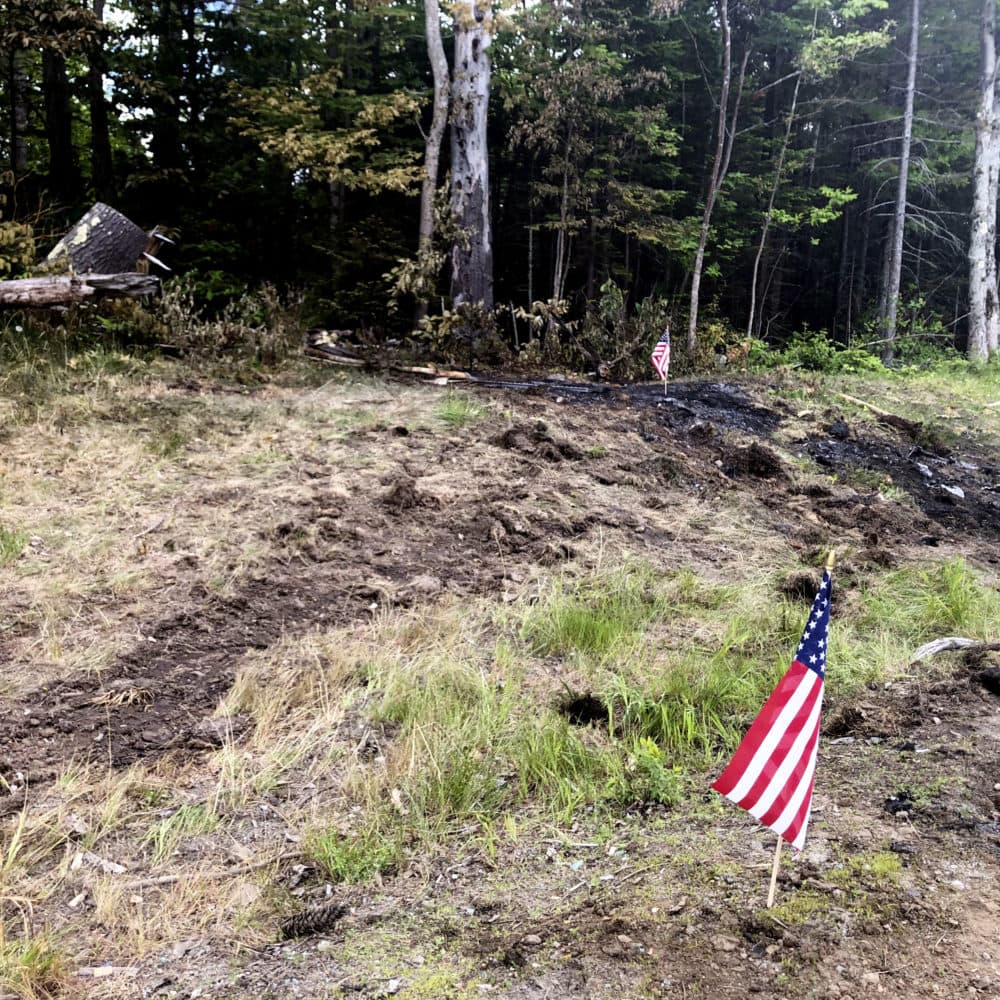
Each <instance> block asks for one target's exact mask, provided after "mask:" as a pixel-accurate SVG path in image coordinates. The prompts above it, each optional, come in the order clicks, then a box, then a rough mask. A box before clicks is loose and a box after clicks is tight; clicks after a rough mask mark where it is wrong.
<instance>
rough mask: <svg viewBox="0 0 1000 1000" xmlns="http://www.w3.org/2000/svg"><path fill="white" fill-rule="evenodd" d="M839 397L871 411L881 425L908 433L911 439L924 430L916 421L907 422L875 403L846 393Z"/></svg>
mask: <svg viewBox="0 0 1000 1000" xmlns="http://www.w3.org/2000/svg"><path fill="white" fill-rule="evenodd" d="M837 395H838V396H839V397H840V398H841V399H846V400H847V401H848V402H849V403H853V404H854V405H855V406H861V407H864V409H866V410H870V411H871V412H872V413H874V414H875V416H876V418H877V419H878V421H879V423H882V424H888V425H889V426H890V427H895V428H896V429H897V430H901V431H906V433H907V434H909V435H910V436H911V437H916V436H917V435H918V434H919V433H920V431H921V430H922V428H921V425H920V424H919V423H917V422H916V421H915V420H907V419H906V417H901V416H899V415H898V414H896V413H890V412H889V411H888V410H883V409H882V408H881V407H880V406H876V405H875V404H874V403H869V402H867V401H866V400H864V399H858V397H857V396H849V395H848V394H847V393H846V392H838V393H837Z"/></svg>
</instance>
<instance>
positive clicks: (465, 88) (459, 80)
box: [451, 0, 493, 309]
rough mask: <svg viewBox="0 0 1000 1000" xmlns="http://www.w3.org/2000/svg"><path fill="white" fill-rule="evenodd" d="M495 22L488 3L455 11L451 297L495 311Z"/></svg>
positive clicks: (466, 3)
mask: <svg viewBox="0 0 1000 1000" xmlns="http://www.w3.org/2000/svg"><path fill="white" fill-rule="evenodd" d="M492 29H493V20H492V16H491V14H490V11H489V6H488V3H487V2H486V0H462V2H461V3H458V4H456V6H455V64H454V68H453V72H452V123H451V171H452V174H451V210H452V214H453V216H454V218H455V222H456V224H457V225H458V227H459V228H460V229H461V230H462V237H461V238H459V239H458V240H456V242H455V245H454V246H453V248H452V254H451V261H452V271H451V296H452V301H453V302H454V303H455V305H457V306H462V305H481V306H482V307H484V308H485V309H492V308H493V243H492V234H491V231H490V184H489V159H488V152H487V145H486V112H487V105H488V103H489V96H490V57H489V53H488V51H487V49H488V48H489V45H490V42H491V40H492Z"/></svg>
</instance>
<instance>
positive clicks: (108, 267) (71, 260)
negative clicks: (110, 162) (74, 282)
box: [44, 201, 150, 274]
mask: <svg viewBox="0 0 1000 1000" xmlns="http://www.w3.org/2000/svg"><path fill="white" fill-rule="evenodd" d="M149 241H150V236H149V234H148V233H146V232H145V231H144V230H143V229H140V228H139V226H137V225H136V224H135V223H134V222H133V221H132V220H131V219H127V218H126V217H125V216H124V215H122V213H121V212H119V211H118V210H117V209H114V208H112V207H111V206H110V205H105V204H104V203H103V202H100V201H99V202H97V204H96V205H93V206H92V207H91V208H90V209H89V210H88V211H87V212H86V213H85V214H84V215H83V217H82V218H81V219H80V221H79V222H77V224H76V225H75V226H73V227H72V228H71V229H70V230H69V232H67V233H66V235H65V236H64V237H63V238H62V239H61V240H60V241H59V242H58V243H57V244H56V245H55V246H54V247H53V248H52V249H51V251H49V255H48V256H47V257H46V258H45V265H44V269H45V270H46V271H48V272H49V273H50V274H54V273H56V272H63V273H67V274H69V273H72V272H74V271H75V272H76V273H77V274H121V273H122V272H124V271H135V270H137V269H138V265H139V261H142V260H144V257H143V254H144V253H145V252H146V250H147V248H148V244H149Z"/></svg>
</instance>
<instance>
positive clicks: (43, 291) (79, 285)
mask: <svg viewBox="0 0 1000 1000" xmlns="http://www.w3.org/2000/svg"><path fill="white" fill-rule="evenodd" d="M159 288H160V280H159V278H157V277H155V276H154V275H151V274H135V273H124V274H55V275H48V276H46V277H44V278H16V279H15V280H13V281H0V308H7V309H10V308H15V309H24V308H28V309H32V308H43V307H45V306H59V305H73V304H74V303H77V302H84V301H86V300H87V299H90V298H94V297H97V296H115V295H119V296H121V295H124V296H127V297H129V298H142V297H144V296H146V295H155V294H156V292H157V291H158V290H159Z"/></svg>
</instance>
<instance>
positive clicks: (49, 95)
mask: <svg viewBox="0 0 1000 1000" xmlns="http://www.w3.org/2000/svg"><path fill="white" fill-rule="evenodd" d="M42 86H43V89H44V93H45V138H46V140H47V141H48V145H49V177H48V181H49V192H50V194H51V195H52V196H53V197H54V198H55V199H56V201H57V202H59V203H60V204H62V205H71V204H72V203H73V202H74V201H76V199H77V198H78V197H79V195H80V171H79V167H78V164H77V160H76V149H75V148H74V146H73V119H72V113H71V111H70V103H69V79H68V77H67V75H66V57H65V56H64V55H63V54H62V53H61V52H59V51H58V50H57V49H54V48H51V47H47V48H45V49H43V50H42Z"/></svg>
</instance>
